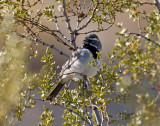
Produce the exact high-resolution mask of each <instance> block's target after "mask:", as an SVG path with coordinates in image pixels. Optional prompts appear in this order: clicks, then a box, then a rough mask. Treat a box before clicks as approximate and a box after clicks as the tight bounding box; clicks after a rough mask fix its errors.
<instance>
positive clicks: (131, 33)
mask: <svg viewBox="0 0 160 126" xmlns="http://www.w3.org/2000/svg"><path fill="white" fill-rule="evenodd" d="M129 34H130V35H136V36H140V37H142V38H144V39H146V40H147V41H150V42H152V43H154V44H155V45H157V46H159V47H160V44H158V43H156V42H155V41H153V40H152V39H149V38H147V37H145V36H144V35H141V34H138V33H133V32H130V33H129Z"/></svg>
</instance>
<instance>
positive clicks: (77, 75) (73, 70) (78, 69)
mask: <svg viewBox="0 0 160 126" xmlns="http://www.w3.org/2000/svg"><path fill="white" fill-rule="evenodd" d="M91 55H92V53H91V52H90V51H89V50H88V49H84V48H83V49H81V50H80V51H79V55H78V58H77V60H76V61H75V62H74V63H73V64H72V65H71V67H70V68H69V69H66V70H65V71H64V74H70V76H72V77H71V78H73V79H82V78H83V77H82V75H87V77H88V78H90V77H92V76H94V75H96V73H97V71H98V70H99V68H97V67H93V66H92V65H90V64H88V63H89V62H91V61H92V59H91Z"/></svg>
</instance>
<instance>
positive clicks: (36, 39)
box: [4, 28, 70, 58]
mask: <svg viewBox="0 0 160 126" xmlns="http://www.w3.org/2000/svg"><path fill="white" fill-rule="evenodd" d="M4 29H6V30H8V31H10V32H12V33H15V34H16V35H18V36H19V37H22V38H25V39H28V40H30V41H35V42H39V43H40V44H42V45H45V46H48V47H50V48H51V49H54V50H55V51H56V52H58V53H59V54H60V55H64V56H66V57H67V58H70V56H69V55H67V54H65V53H64V52H62V51H61V50H59V49H57V48H56V47H55V46H54V45H50V44H48V43H46V42H43V41H41V40H40V39H38V38H30V37H28V36H25V35H22V34H19V33H18V32H16V31H13V30H11V29H9V28H4Z"/></svg>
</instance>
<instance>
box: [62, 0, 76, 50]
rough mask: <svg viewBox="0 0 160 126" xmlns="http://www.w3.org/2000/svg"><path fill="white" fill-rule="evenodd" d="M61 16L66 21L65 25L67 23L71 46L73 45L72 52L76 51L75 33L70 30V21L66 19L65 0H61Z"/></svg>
mask: <svg viewBox="0 0 160 126" xmlns="http://www.w3.org/2000/svg"><path fill="white" fill-rule="evenodd" d="M63 15H64V17H65V19H66V23H67V28H68V30H69V32H70V34H71V41H70V42H71V44H72V45H73V48H74V50H76V49H77V45H76V43H75V31H73V30H72V28H71V24H70V19H69V18H68V15H67V12H66V3H65V0H63Z"/></svg>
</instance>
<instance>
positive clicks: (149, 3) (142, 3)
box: [131, 0, 155, 5]
mask: <svg viewBox="0 0 160 126" xmlns="http://www.w3.org/2000/svg"><path fill="white" fill-rule="evenodd" d="M131 2H132V3H137V4H140V5H145V4H148V5H155V3H151V2H139V1H134V0H132V1H131Z"/></svg>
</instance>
